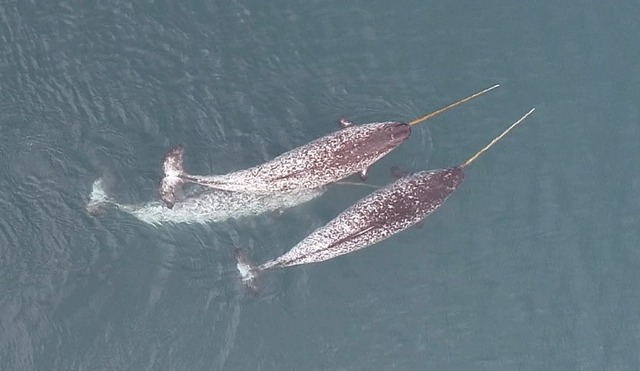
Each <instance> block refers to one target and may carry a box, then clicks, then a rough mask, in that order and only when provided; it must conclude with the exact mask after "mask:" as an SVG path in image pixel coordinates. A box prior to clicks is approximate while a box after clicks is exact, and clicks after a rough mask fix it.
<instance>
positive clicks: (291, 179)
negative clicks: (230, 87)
mask: <svg viewBox="0 0 640 371" xmlns="http://www.w3.org/2000/svg"><path fill="white" fill-rule="evenodd" d="M410 134H411V126H410V125H409V124H407V123H401V122H379V123H370V124H363V125H349V126H347V127H345V128H343V129H342V130H339V131H336V132H333V133H331V134H328V135H325V136H323V137H321V138H318V139H316V140H314V141H311V142H309V143H307V144H305V145H302V146H300V147H298V148H295V149H293V150H291V151H288V152H286V153H283V154H282V155H280V156H278V157H276V158H274V159H273V160H271V161H268V162H265V163H263V164H260V165H257V166H254V167H251V168H248V169H243V170H239V171H234V172H231V173H228V174H223V175H188V174H186V173H184V170H183V165H182V158H183V156H184V148H183V147H182V146H178V147H175V148H173V149H171V150H169V151H168V152H167V154H166V155H165V160H164V165H163V172H164V175H165V176H164V178H163V180H162V182H161V185H160V197H161V198H162V200H163V201H164V202H165V203H166V204H167V206H169V207H172V206H173V204H175V202H176V196H175V192H176V187H177V186H180V185H181V184H182V183H183V182H192V183H197V184H200V185H203V186H207V187H211V188H215V189H218V190H225V191H233V192H244V193H258V194H273V193H289V192H297V191H300V190H308V189H316V188H319V187H323V186H326V185H328V184H330V183H334V182H336V181H339V180H341V179H344V178H346V177H348V176H350V175H352V174H355V173H361V176H362V177H363V178H364V177H365V176H366V173H367V169H368V167H369V166H371V164H373V163H375V162H376V161H378V160H379V159H381V158H382V157H383V156H385V155H386V154H388V153H389V152H391V151H392V150H393V149H395V148H396V147H398V146H399V145H400V144H401V143H403V142H404V141H405V140H406V139H407V138H409V135H410Z"/></svg>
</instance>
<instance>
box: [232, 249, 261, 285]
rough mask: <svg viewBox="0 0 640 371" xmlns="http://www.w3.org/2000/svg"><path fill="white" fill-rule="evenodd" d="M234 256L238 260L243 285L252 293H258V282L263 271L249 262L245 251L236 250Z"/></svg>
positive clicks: (237, 264)
mask: <svg viewBox="0 0 640 371" xmlns="http://www.w3.org/2000/svg"><path fill="white" fill-rule="evenodd" d="M233 255H234V257H235V258H236V267H237V268H238V272H240V277H241V279H242V283H243V284H244V286H245V287H246V288H248V289H249V290H251V291H252V292H254V293H255V292H257V291H258V287H257V284H256V280H257V278H258V275H259V274H260V272H261V269H260V268H259V267H257V266H256V265H255V264H253V262H251V260H249V258H248V257H247V254H246V253H245V251H244V250H242V249H239V248H236V249H235V251H234V254H233Z"/></svg>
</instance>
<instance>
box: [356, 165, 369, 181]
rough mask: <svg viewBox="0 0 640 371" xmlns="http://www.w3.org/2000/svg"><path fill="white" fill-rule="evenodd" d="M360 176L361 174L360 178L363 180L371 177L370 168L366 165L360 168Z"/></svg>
mask: <svg viewBox="0 0 640 371" xmlns="http://www.w3.org/2000/svg"><path fill="white" fill-rule="evenodd" d="M358 176H360V180H362V181H363V182H364V181H365V180H367V178H369V168H368V167H366V168H364V169H363V170H360V172H359V173H358Z"/></svg>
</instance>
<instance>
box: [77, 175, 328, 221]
mask: <svg viewBox="0 0 640 371" xmlns="http://www.w3.org/2000/svg"><path fill="white" fill-rule="evenodd" d="M326 188H327V187H319V188H314V189H306V190H301V191H299V192H289V193H277V194H276V193H274V194H257V193H241V192H230V191H221V190H217V189H212V188H205V187H201V186H195V187H193V188H192V189H189V190H188V191H187V192H184V197H182V198H181V202H178V203H177V204H176V205H175V207H173V208H171V209H167V207H166V206H164V204H162V202H160V201H149V202H142V203H136V204H125V203H121V202H118V201H116V200H115V199H114V198H113V197H112V196H110V195H109V194H108V193H107V191H106V187H105V181H104V179H103V178H99V179H97V180H96V181H95V182H94V183H93V188H92V190H91V195H90V197H89V202H88V203H87V205H86V209H87V211H88V212H89V213H90V214H92V215H96V214H99V213H101V212H102V211H104V210H105V209H106V208H107V207H112V208H115V209H117V210H120V211H124V212H126V213H128V214H131V215H132V216H134V217H135V218H137V219H139V220H141V221H143V222H145V223H149V224H153V225H160V224H176V223H199V224H203V223H210V222H223V221H227V220H229V219H236V220H239V219H242V218H245V217H250V216H255V215H260V214H265V213H269V212H281V211H283V210H285V209H288V208H291V207H295V206H298V205H300V204H303V203H305V202H308V201H311V200H313V199H315V198H316V197H319V196H320V195H322V194H323V193H324V192H325V191H326Z"/></svg>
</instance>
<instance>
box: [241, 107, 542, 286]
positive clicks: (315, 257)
mask: <svg viewBox="0 0 640 371" xmlns="http://www.w3.org/2000/svg"><path fill="white" fill-rule="evenodd" d="M531 112H533V110H531V111H530V112H529V113H527V114H526V115H524V116H523V117H522V118H521V119H520V120H518V121H517V122H516V123H515V124H513V125H512V126H511V127H509V128H508V129H507V130H506V131H505V132H503V133H502V134H501V135H500V136H498V137H497V138H496V139H494V140H493V141H492V142H491V143H490V144H489V145H487V146H486V147H484V148H483V149H482V150H480V151H479V152H478V153H476V155H474V156H473V157H471V158H470V159H469V160H467V162H465V163H464V164H462V165H458V166H454V167H450V168H446V169H439V170H430V171H421V172H417V173H414V174H411V175H407V176H404V177H402V178H400V179H398V180H396V181H395V182H393V183H391V184H389V185H388V186H386V187H384V188H381V189H379V190H377V191H375V192H373V193H371V194H369V195H368V196H366V197H364V198H363V199H361V200H360V201H358V202H356V203H355V204H353V205H352V206H351V207H349V208H347V209H346V210H345V211H343V212H342V213H341V214H339V215H338V216H337V217H336V218H334V219H333V220H331V221H330V222H329V223H327V224H326V225H325V226H323V227H320V228H318V229H317V230H315V231H314V232H312V233H311V234H310V235H309V236H307V237H306V238H304V239H303V240H302V241H300V242H299V243H298V244H297V245H296V246H294V247H293V248H292V249H291V250H290V251H289V252H287V253H285V254H284V255H282V256H280V257H278V258H276V259H273V260H271V261H268V262H266V263H264V264H262V265H260V266H257V267H256V266H254V265H252V264H250V263H249V261H248V259H247V258H246V257H245V256H244V255H243V254H242V253H241V252H239V251H238V252H236V257H237V259H238V270H239V271H240V272H241V274H242V278H243V281H245V283H247V284H251V283H252V281H253V278H254V277H255V276H256V275H257V274H259V273H261V272H263V271H266V270H269V269H274V268H284V267H290V266H294V265H300V264H309V263H315V262H321V261H324V260H328V259H332V258H335V257H338V256H341V255H344V254H348V253H351V252H353V251H356V250H360V249H363V248H365V247H367V246H371V245H373V244H375V243H378V242H380V241H382V240H385V239H387V238H389V237H391V236H392V235H394V234H396V233H399V232H401V231H403V230H405V229H407V228H409V227H411V226H412V225H414V224H416V223H418V222H420V221H421V220H423V219H424V218H426V217H427V216H428V215H429V214H431V213H433V212H434V211H435V210H436V209H437V208H438V207H440V206H441V205H442V203H443V202H444V201H445V200H446V199H447V198H448V197H449V196H450V195H451V194H452V193H453V192H454V191H455V190H456V189H457V187H458V186H459V185H460V183H461V182H462V181H463V179H464V168H465V167H466V166H468V165H469V164H471V162H473V161H474V160H475V159H476V158H477V157H478V156H479V155H480V154H482V153H483V152H484V151H486V150H487V149H488V148H489V147H491V146H492V145H493V144H494V143H495V142H497V141H498V140H499V139H500V138H502V137H503V136H504V135H506V133H508V132H509V131H510V130H511V129H512V128H513V127H515V126H516V125H518V124H519V123H520V122H522V121H523V120H524V119H525V118H526V117H527V116H528V115H529V114H531Z"/></svg>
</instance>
